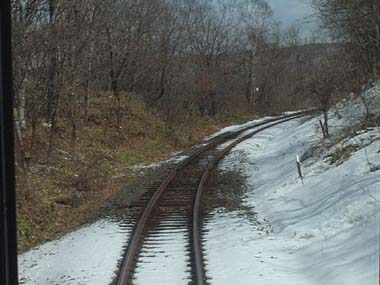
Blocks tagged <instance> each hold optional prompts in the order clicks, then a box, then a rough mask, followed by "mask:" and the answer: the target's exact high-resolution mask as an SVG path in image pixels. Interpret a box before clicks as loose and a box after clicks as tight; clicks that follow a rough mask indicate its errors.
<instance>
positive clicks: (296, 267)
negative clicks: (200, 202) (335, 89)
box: [205, 86, 380, 285]
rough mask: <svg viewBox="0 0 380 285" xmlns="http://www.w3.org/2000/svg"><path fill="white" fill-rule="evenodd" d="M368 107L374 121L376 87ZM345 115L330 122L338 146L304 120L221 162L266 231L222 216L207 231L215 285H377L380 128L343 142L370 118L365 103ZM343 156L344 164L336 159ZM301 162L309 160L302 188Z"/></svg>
mask: <svg viewBox="0 0 380 285" xmlns="http://www.w3.org/2000/svg"><path fill="white" fill-rule="evenodd" d="M365 99H367V100H368V101H370V107H371V111H372V112H378V109H377V108H378V106H380V88H379V87H378V86H377V87H375V88H373V89H372V90H370V91H368V92H367V93H366V94H365ZM339 107H340V108H339V113H340V115H341V116H342V118H339V117H338V116H337V115H334V114H333V113H331V114H330V117H331V124H332V126H333V128H332V133H333V138H332V140H331V141H332V142H333V143H332V142H331V141H330V142H326V141H325V142H321V140H320V132H319V129H318V120H319V119H320V118H314V119H311V120H304V119H299V120H296V121H291V122H287V123H285V124H282V125H280V126H277V127H274V128H271V129H268V130H266V131H264V132H262V133H260V134H258V135H257V136H255V137H253V138H252V139H250V140H247V141H245V142H244V143H242V144H240V145H239V146H237V147H236V148H235V149H234V150H233V151H232V152H231V154H230V155H229V156H228V157H227V158H226V159H225V160H223V161H222V164H221V166H220V168H221V169H222V170H223V171H227V170H233V171H239V172H241V173H242V175H244V176H245V177H246V178H247V185H246V186H247V189H248V190H247V195H246V197H245V199H244V203H245V204H246V205H245V206H248V207H251V206H253V207H254V211H255V212H257V218H258V220H259V221H260V224H259V225H252V224H250V222H249V221H248V220H247V219H244V218H242V217H241V216H239V213H229V214H228V215H223V214H218V213H216V215H215V216H214V218H213V220H212V221H211V222H209V223H208V224H207V225H206V229H207V230H206V236H205V240H206V246H205V248H206V252H207V260H208V262H207V264H208V265H207V266H208V268H207V269H208V273H209V275H210V276H212V280H211V283H212V284H232V283H233V284H264V285H266V284H273V285H274V284H326V285H327V284H331V285H333V284H334V285H335V284H344V285H349V284H352V285H354V284H378V278H379V236H380V234H379V216H380V213H379V212H380V191H379V190H380V175H379V174H380V173H379V171H375V170H376V169H377V168H376V167H379V166H380V129H379V128H372V129H370V130H368V131H362V132H360V133H358V134H357V135H356V136H354V137H348V138H346V139H344V140H343V141H340V140H338V139H337V136H338V134H339V133H340V132H341V131H342V130H344V129H345V128H347V127H350V126H353V125H355V124H357V123H359V122H360V121H361V120H362V119H363V118H364V117H365V109H364V108H362V107H363V104H362V102H361V101H360V99H358V100H355V101H353V102H346V103H345V104H341V106H339ZM337 141H339V143H338V144H336V145H334V143H335V142H337ZM323 144H324V145H325V147H326V148H327V149H325V148H324V147H323ZM321 145H322V146H321ZM346 147H351V148H350V149H351V153H349V154H348V155H347V156H348V157H346V158H339V159H332V158H333V157H334V155H335V156H337V154H339V151H341V150H342V149H344V148H346ZM310 150H314V151H313V154H314V155H313V156H311V155H310ZM318 150H319V151H318ZM308 154H309V155H308ZM296 155H300V156H302V157H303V158H304V161H303V172H304V175H305V185H302V183H301V181H300V179H299V178H298V173H297V170H296V164H295V156H296ZM226 262H228V266H227V265H226ZM237 273H239V274H237ZM240 273H242V274H240Z"/></svg>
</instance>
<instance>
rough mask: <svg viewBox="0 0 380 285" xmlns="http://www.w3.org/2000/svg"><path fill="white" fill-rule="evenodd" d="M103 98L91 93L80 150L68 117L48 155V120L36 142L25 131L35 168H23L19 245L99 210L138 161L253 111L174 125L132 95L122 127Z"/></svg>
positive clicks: (47, 235) (195, 140) (128, 177)
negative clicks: (73, 144) (169, 125)
mask: <svg viewBox="0 0 380 285" xmlns="http://www.w3.org/2000/svg"><path fill="white" fill-rule="evenodd" d="M102 96H109V95H108V94H105V95H102ZM97 99H98V100H97ZM104 101H105V100H102V98H101V97H99V98H95V99H94V100H93V105H92V114H91V117H90V120H89V124H88V126H86V127H85V126H82V127H81V128H80V131H79V132H78V139H77V143H76V147H75V153H74V154H73V153H72V148H71V145H70V125H69V123H68V122H61V124H60V125H59V128H58V129H57V132H56V136H55V148H54V151H53V153H52V154H51V155H50V156H48V155H47V149H48V138H49V128H46V127H44V126H42V125H41V126H40V127H39V128H38V132H37V135H36V138H35V140H34V146H33V149H32V148H31V137H30V134H29V136H28V135H27V136H26V147H27V152H28V153H30V154H32V155H30V161H29V173H28V174H27V175H25V174H22V173H21V172H18V175H17V197H18V199H17V208H18V238H19V250H20V252H23V251H25V250H28V249H30V248H31V247H33V246H36V245H38V244H41V243H43V242H45V241H49V240H52V239H55V238H57V237H59V236H61V235H63V234H65V233H67V232H69V231H71V230H73V229H75V228H77V227H79V226H80V225H82V224H84V223H86V222H89V221H91V220H92V219H94V218H96V217H97V216H99V215H100V214H101V213H100V209H101V208H102V207H103V206H104V204H105V202H106V201H107V199H108V198H109V197H111V196H112V195H113V194H115V193H116V192H118V191H120V189H121V188H122V187H123V186H124V185H126V184H127V183H130V182H132V181H134V180H135V179H136V176H137V175H138V174H137V173H134V172H133V171H132V170H131V168H130V167H131V166H132V165H135V164H140V163H144V164H147V163H151V162H153V161H157V160H162V159H165V158H167V157H168V156H170V154H171V153H172V152H174V151H178V150H181V149H184V148H186V147H188V146H190V145H193V144H195V143H198V142H200V141H201V140H202V139H203V137H204V136H206V135H209V134H210V133H213V132H215V131H216V130H218V129H219V128H220V127H222V126H226V125H229V124H232V123H242V122H243V121H246V120H248V119H249V117H243V116H236V115H235V116H231V115H230V116H220V117H218V118H214V119H210V118H194V120H192V122H191V123H189V124H187V125H183V126H177V127H176V128H175V129H168V128H167V127H166V125H165V124H164V122H163V121H162V120H161V119H160V117H158V116H157V115H154V114H153V113H151V112H149V111H147V110H146V107H145V106H144V104H143V103H142V102H141V101H140V100H138V99H136V98H133V97H130V98H129V99H128V101H126V102H125V109H126V110H127V111H126V112H125V114H124V118H123V125H122V128H121V129H116V128H115V126H114V119H115V118H113V116H112V115H111V114H112V110H113V108H114V106H113V105H112V104H111V103H110V105H104ZM109 101H111V100H109Z"/></svg>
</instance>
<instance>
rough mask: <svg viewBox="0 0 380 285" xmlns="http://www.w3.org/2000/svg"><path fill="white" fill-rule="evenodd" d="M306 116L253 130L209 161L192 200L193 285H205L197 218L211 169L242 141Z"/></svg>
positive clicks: (198, 220) (198, 219) (198, 218)
mask: <svg viewBox="0 0 380 285" xmlns="http://www.w3.org/2000/svg"><path fill="white" fill-rule="evenodd" d="M305 116H307V115H298V116H295V117H292V118H287V119H284V120H281V121H279V122H276V123H273V124H270V125H268V126H265V127H263V128H260V129H258V130H255V131H253V132H251V133H249V134H247V135H245V136H243V137H241V138H239V139H237V140H236V141H234V142H232V143H231V144H230V145H228V146H227V147H226V148H225V149H224V150H223V151H222V152H221V153H220V155H218V156H217V157H216V159H214V160H213V161H211V162H210V163H209V164H208V165H207V168H206V170H205V171H204V173H203V175H202V178H201V181H200V183H199V186H198V189H197V192H196V194H195V198H194V204H193V216H192V221H193V224H192V242H193V244H192V248H193V251H192V253H193V256H192V257H193V270H194V275H195V276H194V277H195V284H197V285H204V284H206V273H205V270H204V268H205V267H204V264H203V254H202V244H201V237H200V217H199V212H200V205H201V198H202V194H203V192H204V189H205V188H206V183H207V180H208V178H209V176H210V174H211V172H212V170H213V169H215V168H216V167H217V165H218V164H219V162H220V161H221V160H222V159H223V158H224V157H225V156H226V155H227V154H228V153H229V152H230V151H231V150H232V149H233V148H235V147H236V146H237V145H238V144H240V143H242V142H243V141H245V140H247V139H249V138H251V137H253V136H254V135H255V134H257V133H260V132H262V131H264V130H266V129H269V128H271V127H274V126H276V125H279V124H283V123H285V122H288V121H290V120H294V119H297V118H302V117H305Z"/></svg>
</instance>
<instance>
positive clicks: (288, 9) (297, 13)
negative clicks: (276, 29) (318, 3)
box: [267, 0, 313, 27]
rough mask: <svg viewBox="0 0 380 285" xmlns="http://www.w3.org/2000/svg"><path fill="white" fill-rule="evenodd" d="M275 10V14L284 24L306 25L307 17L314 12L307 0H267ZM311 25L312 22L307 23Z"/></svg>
mask: <svg viewBox="0 0 380 285" xmlns="http://www.w3.org/2000/svg"><path fill="white" fill-rule="evenodd" d="M267 2H268V3H269V4H270V6H271V7H272V9H273V11H274V16H275V18H276V19H279V20H280V21H281V22H282V23H283V24H284V26H289V25H291V24H293V23H294V24H303V25H305V22H307V20H305V18H306V17H307V16H308V15H310V14H312V13H313V10H312V9H311V7H310V6H309V5H308V4H306V2H307V1H305V0H267ZM306 26H308V27H310V24H308V25H306Z"/></svg>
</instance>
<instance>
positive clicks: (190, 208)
mask: <svg viewBox="0 0 380 285" xmlns="http://www.w3.org/2000/svg"><path fill="white" fill-rule="evenodd" d="M313 113H315V110H311V111H305V112H299V113H295V114H292V115H287V116H281V117H277V118H273V119H269V120H266V121H263V122H260V123H257V124H254V125H251V126H249V127H245V128H241V129H239V130H238V131H235V132H229V133H226V134H222V135H219V136H217V137H215V138H213V139H211V140H209V141H208V143H207V144H206V145H204V146H202V147H200V148H198V149H196V150H195V151H194V152H193V153H192V154H191V155H189V156H188V157H187V158H186V159H185V160H183V161H182V162H180V163H178V164H177V165H175V166H174V167H172V168H169V170H168V171H167V173H165V175H164V176H165V177H164V179H163V181H162V182H160V183H158V184H157V185H152V186H151V187H150V188H149V189H148V191H147V192H146V193H145V194H144V195H143V196H142V198H141V199H140V201H139V202H138V203H137V204H135V205H132V208H134V209H135V216H137V217H138V218H137V219H136V222H135V224H134V228H133V231H132V233H131V236H130V239H129V242H128V246H127V249H126V253H125V256H124V259H123V262H122V264H121V267H120V270H119V273H118V276H117V279H116V280H115V282H114V284H116V285H125V284H133V281H134V279H133V276H134V273H135V271H136V268H138V266H139V256H140V254H141V252H142V250H143V249H144V251H149V243H151V240H152V238H153V240H154V237H157V236H159V235H162V232H170V231H178V230H180V231H183V232H185V233H186V237H187V247H188V249H189V256H188V259H187V262H188V263H189V267H190V268H191V280H190V281H189V283H191V284H198V285H203V284H206V283H207V277H206V272H205V269H204V260H203V254H202V243H201V235H202V234H201V229H200V222H201V216H200V207H201V199H202V194H203V193H204V191H205V188H206V182H207V180H208V178H209V176H210V174H211V173H212V171H213V170H214V169H215V168H216V166H217V165H218V163H219V161H220V160H221V159H222V158H223V157H224V156H226V155H227V154H228V153H229V152H230V151H231V150H232V149H233V148H234V147H235V146H236V145H238V144H239V143H241V142H243V141H244V140H247V139H249V138H250V137H252V136H254V135H255V134H257V133H259V132H261V131H263V130H265V129H268V128H270V127H273V126H275V125H278V124H281V123H284V122H287V121H290V120H293V119H296V118H301V117H305V116H308V115H311V114H313ZM226 142H230V143H229V144H228V146H226V147H224V148H223V149H221V150H220V149H219V148H220V146H221V145H222V144H224V143H226ZM144 246H145V248H144Z"/></svg>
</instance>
